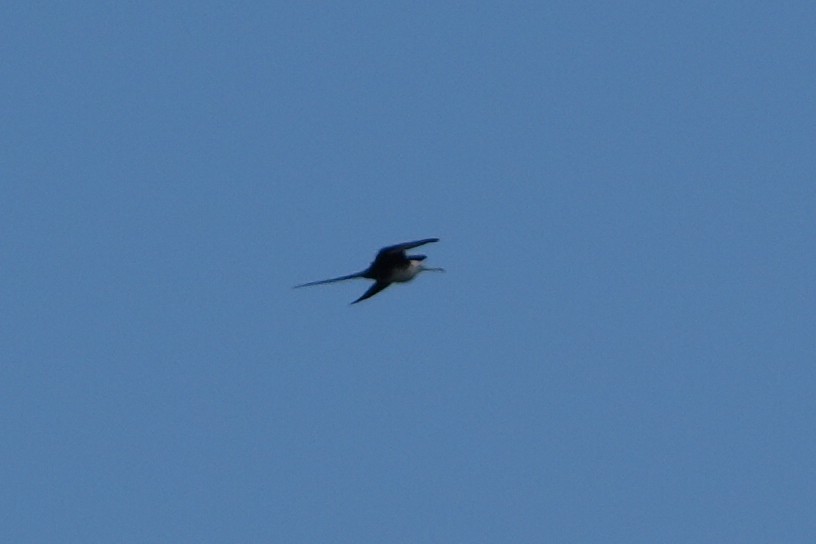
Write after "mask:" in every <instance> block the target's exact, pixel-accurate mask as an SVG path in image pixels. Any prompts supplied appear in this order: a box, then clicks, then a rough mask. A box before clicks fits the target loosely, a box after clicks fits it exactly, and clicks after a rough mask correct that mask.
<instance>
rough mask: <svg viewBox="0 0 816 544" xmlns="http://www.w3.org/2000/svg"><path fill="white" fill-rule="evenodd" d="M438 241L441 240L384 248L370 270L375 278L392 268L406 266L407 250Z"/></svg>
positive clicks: (420, 241) (428, 239)
mask: <svg viewBox="0 0 816 544" xmlns="http://www.w3.org/2000/svg"><path fill="white" fill-rule="evenodd" d="M438 241H439V238H425V239H423V240H415V241H413V242H403V243H401V244H394V245H393V246H387V247H384V248H382V249H381V250H380V251H379V252H378V253H377V256H376V257H375V258H374V262H373V263H371V268H370V269H371V270H372V271H373V274H374V275H375V276H378V275H381V274H385V273H387V271H388V270H390V269H391V268H394V267H395V266H401V265H404V264H406V263H407V262H408V258H407V257H406V256H405V250H406V249H413V248H415V247H419V246H422V245H425V244H430V243H431V242H438Z"/></svg>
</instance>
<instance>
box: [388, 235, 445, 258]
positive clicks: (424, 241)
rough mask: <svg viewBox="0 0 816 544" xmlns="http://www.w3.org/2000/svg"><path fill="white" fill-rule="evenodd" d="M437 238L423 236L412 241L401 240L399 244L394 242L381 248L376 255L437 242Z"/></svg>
mask: <svg viewBox="0 0 816 544" xmlns="http://www.w3.org/2000/svg"><path fill="white" fill-rule="evenodd" d="M438 241H439V238H423V239H422V240H415V241H413V242H403V243H401V244H394V245H393V246H387V247H384V248H382V249H381V250H380V251H379V253H377V255H378V256H379V255H384V254H386V253H393V252H400V251H405V250H406V249H414V248H415V247H419V246H424V245H425V244H430V243H433V242H438Z"/></svg>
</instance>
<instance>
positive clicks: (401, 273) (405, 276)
mask: <svg viewBox="0 0 816 544" xmlns="http://www.w3.org/2000/svg"><path fill="white" fill-rule="evenodd" d="M421 266H422V265H421V264H419V263H411V264H410V266H406V267H405V268H400V269H397V270H394V273H393V274H392V276H391V281H393V282H399V283H404V282H406V281H411V280H412V279H414V278H415V277H416V275H417V274H419V273H420V271H421V270H422V268H421Z"/></svg>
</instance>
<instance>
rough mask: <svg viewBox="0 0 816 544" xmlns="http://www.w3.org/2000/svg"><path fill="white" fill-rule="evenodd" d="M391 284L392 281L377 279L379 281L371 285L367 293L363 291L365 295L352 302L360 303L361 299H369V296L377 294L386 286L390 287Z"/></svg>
mask: <svg viewBox="0 0 816 544" xmlns="http://www.w3.org/2000/svg"><path fill="white" fill-rule="evenodd" d="M389 285H391V283H390V282H387V281H377V282H374V285H372V286H371V287H369V288H368V291H366V292H365V293H363V296H361V297H360V298H358V299H357V300H355V301H354V302H352V304H357V303H358V302H360V301H361V300H365V299H367V298H371V297H373V296H374V295H376V294H377V293H379V292H380V291H382V290H383V289H385V288H386V287H388V286H389Z"/></svg>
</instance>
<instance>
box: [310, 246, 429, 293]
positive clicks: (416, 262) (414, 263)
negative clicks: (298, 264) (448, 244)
mask: <svg viewBox="0 0 816 544" xmlns="http://www.w3.org/2000/svg"><path fill="white" fill-rule="evenodd" d="M438 241H439V238H425V239H423V240H416V241H414V242H404V243H402V244H394V245H393V246H388V247H384V248H382V249H381V250H380V251H379V252H377V256H376V257H375V258H374V261H373V262H372V263H371V264H370V265H369V267H368V268H366V269H365V270H363V271H362V272H357V273H355V274H348V275H347V276H340V277H339V278H331V279H328V280H320V281H312V282H309V283H304V284H301V285H295V288H298V287H309V286H310V285H321V284H323V283H334V282H336V281H343V280H350V279H354V278H366V279H369V280H374V285H372V286H371V287H369V288H368V291H366V292H365V293H363V295H362V296H361V297H360V298H358V299H357V300H355V301H354V302H352V304H357V303H358V302H360V301H361V300H365V299H367V298H371V297H373V296H374V295H376V294H377V293H379V292H380V291H382V290H383V289H385V288H386V287H388V286H389V285H391V284H392V283H404V282H406V281H411V280H412V279H414V278H415V277H416V276H417V274H419V273H420V272H422V271H425V270H427V271H433V272H444V271H445V269H443V268H431V267H427V266H424V265H423V264H422V261H424V260H425V259H426V258H427V257H426V256H425V255H406V254H405V251H406V250H408V249H413V248H415V247H419V246H422V245H425V244H430V243H432V242H438Z"/></svg>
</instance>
